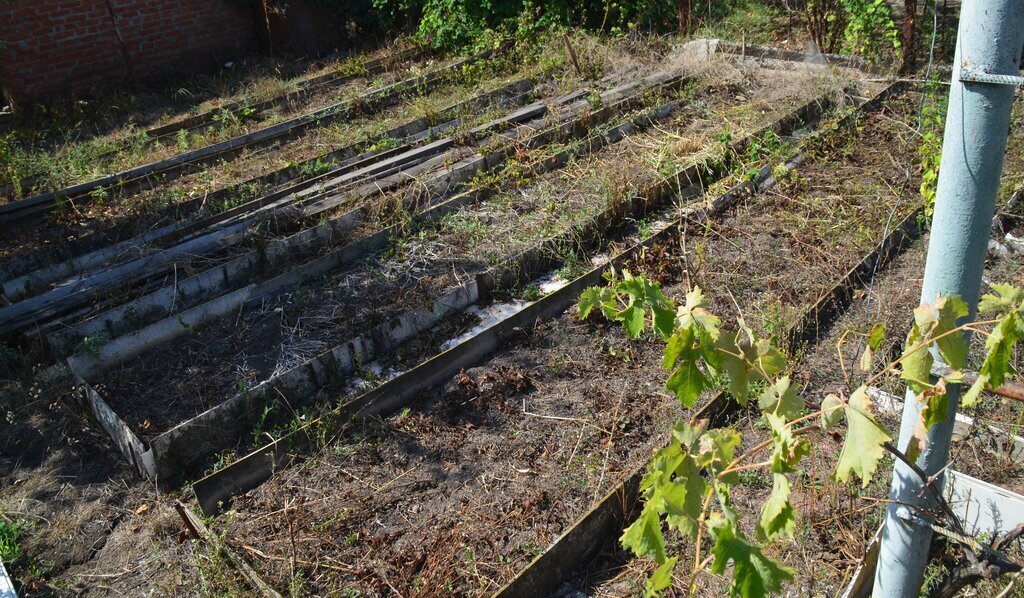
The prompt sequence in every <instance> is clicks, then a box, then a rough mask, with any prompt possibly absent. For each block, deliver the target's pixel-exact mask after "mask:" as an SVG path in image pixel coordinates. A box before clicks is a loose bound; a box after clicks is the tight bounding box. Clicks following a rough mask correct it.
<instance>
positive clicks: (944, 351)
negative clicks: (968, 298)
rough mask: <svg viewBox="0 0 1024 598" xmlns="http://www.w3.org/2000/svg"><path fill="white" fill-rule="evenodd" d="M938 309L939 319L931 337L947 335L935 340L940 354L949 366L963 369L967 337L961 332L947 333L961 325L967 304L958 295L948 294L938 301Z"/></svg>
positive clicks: (965, 362)
mask: <svg viewBox="0 0 1024 598" xmlns="http://www.w3.org/2000/svg"><path fill="white" fill-rule="evenodd" d="M936 310H937V311H938V319H937V320H936V323H935V327H934V328H932V330H931V337H932V338H937V337H940V336H941V335H945V336H941V338H938V340H937V341H935V344H936V345H938V348H939V355H941V356H942V359H943V360H944V361H945V362H946V364H947V365H949V367H951V368H953V369H954V370H959V369H962V368H963V367H964V366H965V365H966V364H967V337H965V336H964V335H963V334H962V333H959V332H954V333H952V334H946V333H947V332H950V331H952V330H955V329H956V327H957V326H959V324H958V323H957V322H958V320H960V319H962V318H966V317H967V314H968V309H967V304H966V303H964V300H963V299H961V298H960V297H958V296H956V295H947V296H945V297H942V298H941V299H939V300H938V301H936Z"/></svg>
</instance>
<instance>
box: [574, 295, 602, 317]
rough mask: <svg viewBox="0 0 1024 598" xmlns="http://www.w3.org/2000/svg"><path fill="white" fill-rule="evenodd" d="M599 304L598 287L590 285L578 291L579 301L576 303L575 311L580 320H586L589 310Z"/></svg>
mask: <svg viewBox="0 0 1024 598" xmlns="http://www.w3.org/2000/svg"><path fill="white" fill-rule="evenodd" d="M600 304H601V289H600V287H590V288H589V289H587V290H585V291H583V292H582V293H580V301H579V303H577V304H576V313H577V315H578V316H579V318H580V319H581V320H586V319H587V318H588V317H589V316H590V312H591V311H592V310H593V309H594V308H595V307H597V306H598V305H600Z"/></svg>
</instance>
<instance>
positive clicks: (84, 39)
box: [0, 0, 259, 102]
mask: <svg viewBox="0 0 1024 598" xmlns="http://www.w3.org/2000/svg"><path fill="white" fill-rule="evenodd" d="M258 39H259V38H258V29H257V23H256V14H255V12H254V10H253V9H252V8H251V7H250V6H248V5H246V4H245V3H242V2H237V1H231V0H2V1H0V43H2V44H3V45H2V48H0V85H2V86H3V88H4V91H5V93H6V94H7V95H8V96H9V97H10V98H12V99H13V100H15V101H18V102H24V101H29V100H33V99H41V98H46V97H50V96H54V95H57V94H62V93H66V92H69V91H73V90H76V89H83V88H89V87H96V86H109V85H116V84H121V83H126V82H131V81H132V80H135V81H137V82H139V83H142V84H147V83H149V84H152V83H159V81H160V78H161V77H162V76H166V75H167V74H169V73H181V72H187V71H193V70H201V69H209V68H211V67H214V66H216V65H218V64H221V63H223V62H224V61H226V60H231V59H233V58H236V57H240V56H243V55H248V54H253V53H255V52H257V51H258V50H259V41H258Z"/></svg>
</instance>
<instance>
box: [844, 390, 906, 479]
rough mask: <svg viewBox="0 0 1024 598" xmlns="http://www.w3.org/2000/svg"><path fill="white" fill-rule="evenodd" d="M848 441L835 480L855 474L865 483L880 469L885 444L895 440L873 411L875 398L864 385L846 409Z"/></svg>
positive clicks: (848, 477)
mask: <svg viewBox="0 0 1024 598" xmlns="http://www.w3.org/2000/svg"><path fill="white" fill-rule="evenodd" d="M844 411H845V412H846V442H844V443H843V449H842V451H840V453H839V462H838V463H836V470H835V479H836V480H837V481H840V482H848V481H849V480H850V475H851V474H854V475H857V476H858V477H860V479H861V480H863V484H862V485H863V486H865V487H866V486H867V485H868V483H870V482H871V476H873V475H874V473H875V469H877V468H878V461H879V460H880V459H881V458H882V454H883V453H884V452H885V448H884V445H885V443H886V442H889V441H890V440H892V439H891V438H890V437H889V435H888V434H887V433H886V432H885V430H883V429H882V428H881V427H880V426H879V425H878V424H877V423H876V422H875V418H874V416H873V415H872V414H871V400H870V398H869V397H868V393H867V387H865V386H861V387H860V388H858V389H857V390H856V391H854V393H853V395H852V396H851V397H850V400H849V402H848V403H847V406H846V408H845V409H844Z"/></svg>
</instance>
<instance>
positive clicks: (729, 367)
mask: <svg viewBox="0 0 1024 598" xmlns="http://www.w3.org/2000/svg"><path fill="white" fill-rule="evenodd" d="M736 337H737V334H736V333H733V332H723V333H722V334H720V335H719V337H718V342H717V343H716V346H715V348H716V349H717V351H718V354H719V355H720V364H721V367H722V369H723V370H725V373H726V375H727V376H728V377H729V394H730V395H732V398H733V399H735V400H736V402H737V403H739V404H740V405H746V404H747V395H748V394H749V392H750V376H749V371H750V367H749V365H748V364H747V362H746V361H745V360H744V358H743V350H742V349H741V348H740V347H739V345H738V343H737V342H736V340H737V338H736Z"/></svg>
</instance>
